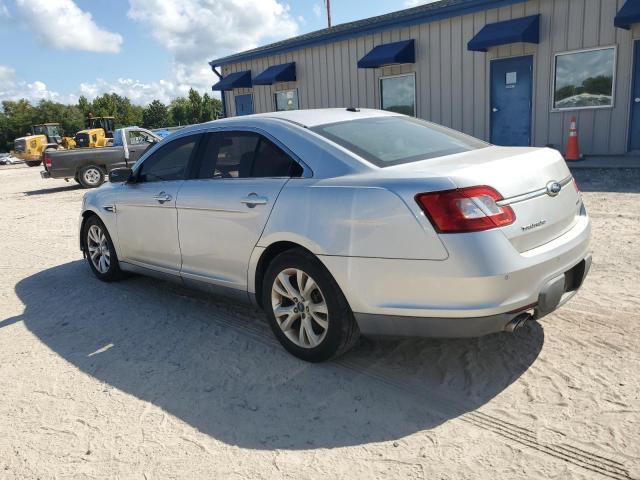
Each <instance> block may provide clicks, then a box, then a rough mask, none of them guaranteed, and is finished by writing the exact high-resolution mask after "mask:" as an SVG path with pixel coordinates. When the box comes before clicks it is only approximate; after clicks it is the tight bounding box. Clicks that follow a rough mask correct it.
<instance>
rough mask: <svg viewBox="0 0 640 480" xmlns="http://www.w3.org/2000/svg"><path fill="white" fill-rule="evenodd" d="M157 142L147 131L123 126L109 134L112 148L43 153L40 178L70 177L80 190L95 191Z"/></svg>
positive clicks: (156, 137)
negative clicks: (42, 167) (111, 135)
mask: <svg viewBox="0 0 640 480" xmlns="http://www.w3.org/2000/svg"><path fill="white" fill-rule="evenodd" d="M160 140H161V139H160V137H158V136H157V135H156V134H154V133H152V132H150V131H149V130H147V129H144V128H139V127H127V128H120V129H117V130H116V131H115V132H114V133H113V146H112V147H102V148H76V149H73V150H47V151H45V153H44V168H45V169H44V170H42V171H41V172H40V176H41V177H42V178H64V179H65V180H67V181H68V180H69V179H70V178H73V179H74V180H75V181H76V182H78V183H79V184H80V185H82V186H83V187H84V188H96V187H99V186H100V185H102V184H103V183H104V180H105V178H106V176H107V174H108V173H109V172H110V171H111V170H113V169H116V168H127V167H128V168H131V167H132V166H133V164H134V163H136V161H137V160H138V158H140V156H141V155H142V154H143V153H144V152H145V151H146V150H147V149H148V148H149V147H150V146H151V145H153V144H155V143H157V142H159V141H160Z"/></svg>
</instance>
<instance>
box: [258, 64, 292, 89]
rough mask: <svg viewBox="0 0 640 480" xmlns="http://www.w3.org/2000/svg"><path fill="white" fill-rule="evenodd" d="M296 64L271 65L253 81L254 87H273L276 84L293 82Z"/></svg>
mask: <svg viewBox="0 0 640 480" xmlns="http://www.w3.org/2000/svg"><path fill="white" fill-rule="evenodd" d="M295 81H296V63H295V62H291V63H283V64H281V65H273V66H271V67H269V68H267V69H266V70H265V71H264V72H262V73H261V74H260V75H258V76H257V77H256V78H254V79H253V84H254V85H273V84H274V83H276V82H295Z"/></svg>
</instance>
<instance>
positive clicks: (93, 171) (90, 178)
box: [84, 168, 102, 185]
mask: <svg viewBox="0 0 640 480" xmlns="http://www.w3.org/2000/svg"><path fill="white" fill-rule="evenodd" d="M101 177H102V174H101V173H100V171H99V170H98V169H97V168H89V169H87V170H86V171H85V172H84V180H85V182H87V183H88V184H89V185H97V184H98V183H100V178H101Z"/></svg>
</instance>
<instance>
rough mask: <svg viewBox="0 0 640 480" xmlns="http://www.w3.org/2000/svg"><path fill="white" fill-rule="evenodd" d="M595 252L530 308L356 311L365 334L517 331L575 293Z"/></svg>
mask: <svg viewBox="0 0 640 480" xmlns="http://www.w3.org/2000/svg"><path fill="white" fill-rule="evenodd" d="M590 267H591V255H588V256H587V257H586V258H585V259H583V260H582V261H580V262H579V263H578V264H577V265H576V266H575V267H573V268H572V269H570V270H568V271H567V272H565V273H563V274H561V275H558V276H557V277H555V278H553V279H551V280H550V281H548V282H547V283H546V284H545V285H544V286H543V287H542V290H541V291H540V293H539V294H538V301H537V302H536V303H535V304H532V305H530V306H529V307H530V308H527V309H524V310H521V311H513V312H508V313H501V314H496V315H489V316H485V317H463V318H460V317H455V318H451V317H410V316H399V315H380V314H370V313H355V314H354V315H355V318H356V321H357V322H358V327H359V328H360V332H361V333H362V334H363V335H369V336H395V337H432V338H464V337H481V336H483V335H489V334H491V333H497V332H503V331H509V332H513V331H515V330H516V329H518V328H520V327H521V326H522V325H524V324H525V323H526V322H527V321H529V320H538V319H540V318H542V317H544V316H546V315H548V314H549V313H551V312H553V311H554V310H556V309H557V308H559V307H561V306H562V305H564V304H565V303H566V302H567V301H569V299H570V298H571V297H573V296H574V295H575V294H576V293H577V291H578V290H579V288H580V287H581V286H582V282H583V281H584V279H585V278H586V276H587V274H588V273H589V268H590Z"/></svg>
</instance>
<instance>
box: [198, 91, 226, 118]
mask: <svg viewBox="0 0 640 480" xmlns="http://www.w3.org/2000/svg"><path fill="white" fill-rule="evenodd" d="M220 117H222V102H221V101H220V100H218V99H217V98H213V97H210V96H209V94H208V93H205V94H204V96H203V97H202V114H201V115H200V122H209V121H211V120H217V119H218V118H220Z"/></svg>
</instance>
